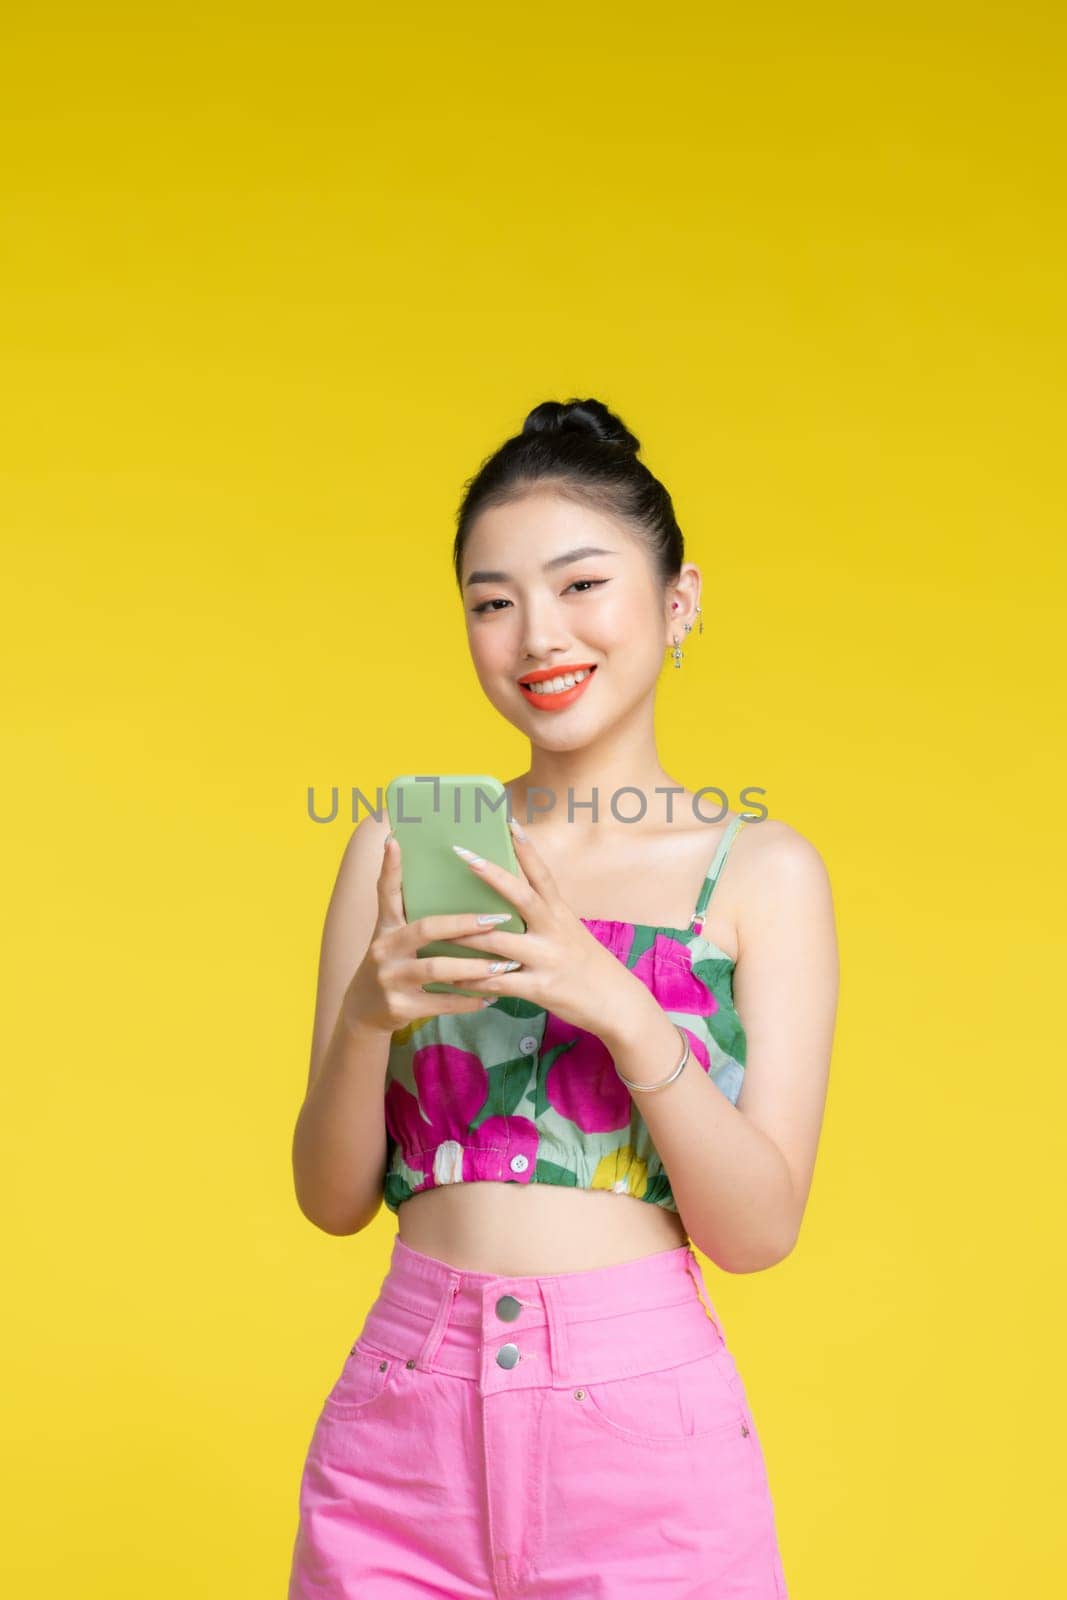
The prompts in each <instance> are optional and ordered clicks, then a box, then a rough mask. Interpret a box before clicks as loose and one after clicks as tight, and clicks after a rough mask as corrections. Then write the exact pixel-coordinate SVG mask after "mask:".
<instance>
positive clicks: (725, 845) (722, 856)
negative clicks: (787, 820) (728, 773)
mask: <svg viewBox="0 0 1067 1600" xmlns="http://www.w3.org/2000/svg"><path fill="white" fill-rule="evenodd" d="M748 820H749V819H748V817H746V816H745V815H744V813H743V812H738V814H737V816H736V817H735V818H734V819H733V821H732V822H731V823H729V824H728V826H727V828H726V832H725V833H724V834H723V836H722V838H721V839H720V840H719V848H718V849H717V850H716V852H715V856H714V858H713V860H712V863H711V866H710V867H709V868H708V871H707V876H706V877H705V879H704V882H703V884H702V885H701V889H700V895H699V898H698V899H697V903H696V910H695V911H694V912H693V915H692V916H691V917H690V919H689V928H690V931H691V932H693V933H700V931H701V929H702V928H703V925H704V913H705V911H706V910H707V905H708V901H709V900H710V899H711V896H712V891H713V890H714V888H715V885H716V884H717V883H718V881H719V875H720V873H721V872H722V869H723V864H724V862H725V861H726V857H727V855H728V854H729V852H730V846H731V845H732V844H733V842H734V840H735V839H736V837H737V835H738V834H739V833H740V831H741V829H742V828H743V827H744V825H745V823H746V822H747V821H748Z"/></svg>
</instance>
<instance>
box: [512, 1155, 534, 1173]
mask: <svg viewBox="0 0 1067 1600" xmlns="http://www.w3.org/2000/svg"><path fill="white" fill-rule="evenodd" d="M508 1165H509V1167H510V1168H511V1170H512V1172H525V1171H526V1168H527V1167H528V1166H529V1165H530V1158H529V1156H512V1158H511V1160H510V1161H509V1162H508Z"/></svg>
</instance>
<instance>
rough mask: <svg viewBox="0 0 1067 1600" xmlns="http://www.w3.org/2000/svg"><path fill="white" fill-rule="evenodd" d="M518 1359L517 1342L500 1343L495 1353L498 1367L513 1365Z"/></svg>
mask: <svg viewBox="0 0 1067 1600" xmlns="http://www.w3.org/2000/svg"><path fill="white" fill-rule="evenodd" d="M518 1359H519V1347H518V1345H517V1344H502V1345H501V1346H500V1349H499V1350H498V1351H497V1353H496V1364H497V1366H498V1367H509V1368H510V1367H514V1366H515V1365H517V1363H518Z"/></svg>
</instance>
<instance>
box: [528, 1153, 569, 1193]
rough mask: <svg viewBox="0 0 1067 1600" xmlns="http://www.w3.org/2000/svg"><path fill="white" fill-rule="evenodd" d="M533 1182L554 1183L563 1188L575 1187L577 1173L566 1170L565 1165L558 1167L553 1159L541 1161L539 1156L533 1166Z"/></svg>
mask: <svg viewBox="0 0 1067 1600" xmlns="http://www.w3.org/2000/svg"><path fill="white" fill-rule="evenodd" d="M534 1182H535V1183H556V1184H560V1185H561V1186H562V1187H563V1188H565V1189H577V1187H578V1174H577V1173H576V1172H568V1171H567V1169H566V1167H558V1166H557V1165H556V1163H555V1162H554V1161H543V1160H541V1159H540V1158H539V1159H538V1161H537V1164H536V1166H535V1167H534Z"/></svg>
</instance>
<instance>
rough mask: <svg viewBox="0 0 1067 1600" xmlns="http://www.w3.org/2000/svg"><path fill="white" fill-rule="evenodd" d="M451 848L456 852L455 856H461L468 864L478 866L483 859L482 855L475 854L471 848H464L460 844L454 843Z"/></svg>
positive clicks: (481, 863)
mask: <svg viewBox="0 0 1067 1600" xmlns="http://www.w3.org/2000/svg"><path fill="white" fill-rule="evenodd" d="M452 848H453V850H454V851H455V852H456V854H457V856H462V857H463V859H464V861H466V862H467V864H468V866H471V867H480V866H482V865H483V863H484V861H485V857H484V856H476V855H475V853H474V851H473V850H465V849H464V848H463V846H462V845H461V844H454V845H453V846H452Z"/></svg>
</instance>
